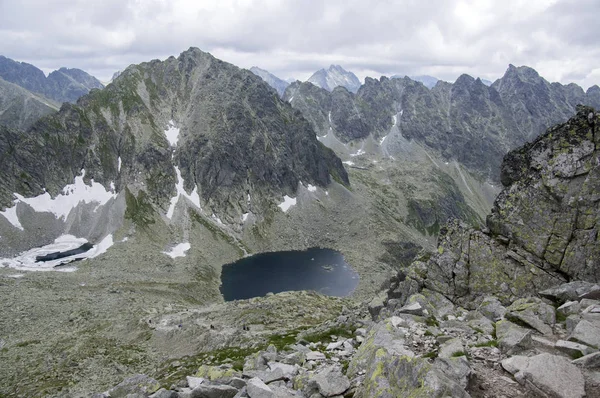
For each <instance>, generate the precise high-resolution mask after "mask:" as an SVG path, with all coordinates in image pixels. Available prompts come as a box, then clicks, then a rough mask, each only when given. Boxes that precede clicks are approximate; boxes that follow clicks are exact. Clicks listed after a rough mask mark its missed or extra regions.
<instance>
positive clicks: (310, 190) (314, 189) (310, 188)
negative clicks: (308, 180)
mask: <svg viewBox="0 0 600 398" xmlns="http://www.w3.org/2000/svg"><path fill="white" fill-rule="evenodd" d="M307 189H308V192H317V187H315V186H314V185H310V184H308V187H307Z"/></svg>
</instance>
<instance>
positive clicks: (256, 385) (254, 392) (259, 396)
mask: <svg viewBox="0 0 600 398" xmlns="http://www.w3.org/2000/svg"><path fill="white" fill-rule="evenodd" d="M246 391H247V392H248V396H249V397H250V398H274V397H275V393H274V392H273V390H271V388H269V386H267V385H266V384H265V383H264V382H263V381H262V380H261V379H259V378H258V377H254V378H252V379H250V380H248V382H247V384H246Z"/></svg>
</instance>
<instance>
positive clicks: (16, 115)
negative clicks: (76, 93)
mask: <svg viewBox="0 0 600 398" xmlns="http://www.w3.org/2000/svg"><path fill="white" fill-rule="evenodd" d="M58 108H59V105H58V104H56V103H54V102H53V101H51V100H48V99H46V98H44V97H42V96H38V95H35V94H33V93H31V92H30V91H27V90H25V89H24V88H22V87H19V86H17V85H16V84H12V83H9V82H7V81H4V80H2V79H0V124H2V125H4V126H6V127H10V128H14V129H27V128H29V127H31V125H32V124H33V123H35V122H36V121H37V120H39V119H40V118H41V117H43V116H46V115H49V114H51V113H53V112H56V111H58Z"/></svg>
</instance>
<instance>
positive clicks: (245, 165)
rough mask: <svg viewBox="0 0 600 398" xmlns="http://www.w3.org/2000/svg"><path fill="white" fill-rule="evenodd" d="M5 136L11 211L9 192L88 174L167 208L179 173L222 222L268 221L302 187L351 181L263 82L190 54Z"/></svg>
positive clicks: (148, 67)
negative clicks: (252, 217) (267, 214)
mask: <svg viewBox="0 0 600 398" xmlns="http://www.w3.org/2000/svg"><path fill="white" fill-rule="evenodd" d="M169 129H170V130H171V131H178V133H177V138H178V140H175V141H176V142H175V141H173V138H171V141H169V140H168V139H167V136H166V134H165V131H166V130H169ZM0 137H1V138H0V139H1V140H2V142H0V153H8V151H11V153H14V155H13V156H12V157H0V159H1V160H0V161H1V163H2V165H1V166H2V167H1V168H2V169H3V170H6V171H7V173H6V174H3V175H2V176H1V180H0V187H1V191H0V198H1V200H2V204H3V205H8V204H9V203H10V201H11V199H12V193H13V192H19V193H21V194H23V195H25V196H32V195H36V194H40V193H41V192H42V191H43V190H44V189H47V190H48V191H49V192H50V193H51V194H53V195H54V194H56V193H58V192H59V191H60V190H61V189H62V187H64V186H65V185H66V184H68V183H71V182H72V181H73V178H74V176H76V175H78V174H79V173H80V170H81V169H85V170H86V180H87V179H88V178H93V179H94V181H96V182H100V183H102V184H103V185H104V186H105V187H108V186H110V184H111V183H114V184H115V187H116V190H117V191H121V190H123V189H125V188H126V187H127V188H129V189H130V190H131V191H134V192H138V191H143V192H144V195H143V197H144V198H145V199H147V200H150V201H151V202H152V203H154V204H156V205H158V207H160V208H162V209H163V210H166V208H167V207H168V203H169V200H170V198H172V197H173V196H174V195H176V192H177V190H176V184H177V182H178V175H177V173H178V172H180V173H181V178H182V179H183V181H182V182H181V183H182V184H183V186H184V189H185V190H186V191H187V192H191V191H193V190H194V189H196V188H197V192H198V194H199V197H200V199H201V203H202V206H208V207H209V208H210V210H212V211H213V212H214V213H217V214H219V216H220V217H221V219H223V221H225V220H229V221H231V220H239V219H240V216H241V214H243V213H249V212H253V213H255V214H261V213H262V212H264V211H266V209H268V208H269V207H270V206H272V205H273V202H278V201H281V198H282V196H283V195H286V194H287V195H290V196H291V195H293V194H294V193H295V191H296V189H297V187H298V184H299V182H300V181H302V182H303V183H304V184H313V185H316V186H325V185H327V184H328V183H329V182H330V181H331V177H332V176H333V178H335V179H336V180H338V181H340V182H342V183H348V178H347V175H346V171H345V170H344V168H343V166H342V164H341V161H340V160H339V159H338V158H337V157H336V156H335V155H334V154H333V152H332V151H331V150H330V149H328V148H326V147H324V146H323V145H322V144H320V143H319V142H318V141H317V140H316V138H315V135H314V131H313V130H312V128H311V126H310V124H309V123H308V122H307V121H306V120H305V119H304V118H303V117H302V115H301V114H300V112H298V111H296V110H294V109H293V108H292V107H291V106H290V105H289V104H287V103H284V102H283V101H281V100H280V99H279V97H278V96H277V95H276V94H275V93H274V92H273V90H271V88H270V87H269V86H268V85H267V84H266V83H265V82H263V80H262V79H261V78H259V77H258V76H255V75H254V74H252V73H251V72H249V71H246V70H243V69H240V68H237V67H235V66H233V65H231V64H228V63H225V62H222V61H220V60H218V59H216V58H214V57H212V56H211V55H210V54H207V53H204V52H202V51H200V50H198V49H194V48H192V49H190V50H188V51H186V52H184V53H182V54H181V55H180V56H179V57H178V58H175V57H170V58H169V59H167V60H166V61H164V62H160V61H151V62H148V63H143V64H140V65H134V66H131V67H129V68H127V69H126V70H125V71H124V72H123V73H122V74H121V75H120V76H119V77H118V78H117V79H116V80H115V81H114V82H113V83H112V84H111V85H109V86H108V87H106V88H105V89H104V90H94V91H92V92H91V93H90V94H89V95H86V96H84V97H82V98H81V99H80V100H79V101H78V103H77V105H70V104H68V105H64V106H63V107H62V109H61V110H60V112H59V113H58V114H56V115H53V116H49V117H46V118H44V119H42V120H40V121H39V122H38V123H37V124H35V125H34V126H33V127H32V128H31V129H30V130H29V131H27V132H26V133H20V132H18V131H7V132H5V133H3V134H1V135H0ZM15 176H20V177H15ZM138 199H139V196H138ZM209 214H210V213H209Z"/></svg>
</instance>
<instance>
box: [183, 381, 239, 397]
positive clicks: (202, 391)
mask: <svg viewBox="0 0 600 398" xmlns="http://www.w3.org/2000/svg"><path fill="white" fill-rule="evenodd" d="M237 393H238V389H237V388H235V387H232V386H227V385H207V384H200V385H199V386H198V387H196V388H194V389H193V390H192V391H191V392H190V398H233V397H235V395H236V394H237Z"/></svg>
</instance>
